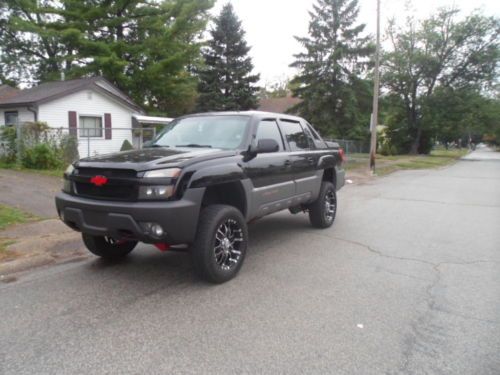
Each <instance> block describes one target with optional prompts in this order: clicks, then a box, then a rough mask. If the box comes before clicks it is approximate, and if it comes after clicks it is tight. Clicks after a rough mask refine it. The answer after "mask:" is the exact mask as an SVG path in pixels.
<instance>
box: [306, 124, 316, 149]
mask: <svg viewBox="0 0 500 375" xmlns="http://www.w3.org/2000/svg"><path fill="white" fill-rule="evenodd" d="M304 133H305V135H306V137H307V141H308V142H309V148H311V149H315V148H316V146H315V145H314V139H313V136H312V134H311V131H310V130H309V128H307V127H305V128H304Z"/></svg>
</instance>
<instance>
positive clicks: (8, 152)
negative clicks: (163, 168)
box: [0, 123, 160, 169]
mask: <svg viewBox="0 0 500 375" xmlns="http://www.w3.org/2000/svg"><path fill="white" fill-rule="evenodd" d="M159 130H160V129H159V128H158V127H156V126H151V127H137V128H132V127H113V128H106V127H94V128H85V127H72V128H68V127H60V128H51V127H48V126H46V125H44V124H41V123H29V124H23V125H18V126H5V127H2V128H1V129H0V158H1V159H2V160H4V161H6V162H9V163H14V162H15V163H17V164H19V165H23V166H26V167H28V168H38V167H40V168H42V169H48V168H54V167H59V166H60V165H62V164H68V163H71V162H72V161H74V160H76V159H79V158H85V157H92V156H97V155H104V154H109V153H113V152H118V151H125V150H132V149H142V148H143V147H144V145H145V144H146V143H147V142H148V141H151V140H153V139H154V138H155V137H156V134H157V132H158V131H159ZM49 159H53V160H49ZM37 164H40V166H37Z"/></svg>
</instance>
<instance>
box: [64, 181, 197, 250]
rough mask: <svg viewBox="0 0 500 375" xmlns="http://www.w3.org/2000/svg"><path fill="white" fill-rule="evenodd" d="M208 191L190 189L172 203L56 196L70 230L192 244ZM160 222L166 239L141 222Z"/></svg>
mask: <svg viewBox="0 0 500 375" xmlns="http://www.w3.org/2000/svg"><path fill="white" fill-rule="evenodd" d="M204 191H205V189H204V188H198V189H188V190H186V192H185V194H184V196H183V198H182V199H181V200H178V201H168V202H159V201H156V202H116V201H101V200H94V199H87V198H81V197H77V196H73V195H69V194H66V193H63V192H61V193H59V194H57V195H56V198H55V199H56V207H57V212H58V213H59V217H61V219H62V220H63V221H64V223H65V224H66V225H68V226H69V227H70V228H72V229H74V230H77V231H80V232H83V233H88V234H91V235H95V236H110V237H113V238H116V239H122V238H127V239H135V240H138V241H142V242H146V243H157V242H167V243H169V244H172V245H175V244H183V243H191V242H192V241H193V240H194V237H195V235H196V228H197V224H198V215H199V213H200V207H201V201H202V199H203V194H204ZM145 222H149V223H157V224H159V225H161V227H162V228H163V230H164V235H163V236H162V237H155V236H154V235H152V234H150V233H148V232H147V230H146V229H145V227H143V226H141V224H140V223H145Z"/></svg>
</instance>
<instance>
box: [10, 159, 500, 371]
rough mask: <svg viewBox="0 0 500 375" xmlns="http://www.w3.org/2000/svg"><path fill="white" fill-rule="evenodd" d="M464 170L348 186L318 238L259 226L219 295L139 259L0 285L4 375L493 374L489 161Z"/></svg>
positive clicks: (499, 165) (498, 362) (55, 270)
mask: <svg viewBox="0 0 500 375" xmlns="http://www.w3.org/2000/svg"><path fill="white" fill-rule="evenodd" d="M479 153H481V152H480V151H479ZM482 156H484V153H481V158H479V159H482ZM472 159H473V160H470V161H460V162H458V163H457V164H455V165H454V166H452V167H449V168H446V169H440V170H432V171H428V170H421V171H406V172H398V173H395V174H393V175H390V176H388V177H385V178H379V179H376V180H373V181H370V182H368V183H366V184H363V185H350V186H347V187H346V188H345V189H343V190H342V191H341V192H340V194H339V199H340V207H339V212H338V217H337V221H336V223H335V225H334V227H333V228H331V229H329V230H314V229H312V228H310V226H309V224H308V221H307V218H306V216H304V215H296V216H292V215H290V214H288V213H280V214H276V215H274V216H270V217H268V218H265V219H263V220H261V221H258V222H256V223H255V224H253V225H252V226H251V229H250V235H251V244H250V252H249V254H248V257H247V259H246V263H245V265H244V267H243V269H242V272H241V273H240V275H239V276H238V277H237V278H236V279H235V280H233V281H231V282H229V283H226V284H224V285H220V286H210V285H206V284H203V283H201V282H199V281H197V280H196V279H195V278H194V277H193V276H192V274H191V267H190V265H189V262H188V259H187V257H186V255H185V254H181V253H170V254H162V253H159V252H158V251H156V250H154V249H153V248H152V247H149V246H141V247H140V248H138V249H137V250H136V251H135V252H134V253H132V254H131V256H130V258H129V259H128V260H127V261H125V262H123V263H118V264H107V263H105V262H102V261H100V260H97V259H94V258H92V259H91V260H86V261H83V262H79V263H71V264H65V265H59V266H55V267H47V268H44V269H39V270H36V271H33V272H31V273H29V274H26V275H23V276H22V277H20V278H19V279H18V280H17V281H15V282H12V283H8V284H7V283H0V373H1V374H16V375H20V374H104V373H113V374H177V373H182V374H235V373H237V374H243V373H259V374H308V373H311V374H481V375H483V374H500V161H499V160H497V161H494V160H482V161H474V158H472Z"/></svg>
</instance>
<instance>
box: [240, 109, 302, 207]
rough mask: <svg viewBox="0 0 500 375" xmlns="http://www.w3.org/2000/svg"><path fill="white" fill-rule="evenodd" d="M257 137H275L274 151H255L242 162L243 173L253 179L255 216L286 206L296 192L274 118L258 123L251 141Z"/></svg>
mask: <svg viewBox="0 0 500 375" xmlns="http://www.w3.org/2000/svg"><path fill="white" fill-rule="evenodd" d="M259 139H274V140H275V141H276V142H277V143H278V145H279V150H278V151H277V152H271V153H263V154H258V155H257V156H256V157H255V158H253V159H252V160H250V161H248V162H246V163H244V170H245V172H246V175H247V177H248V178H250V180H251V181H252V185H253V191H252V211H253V212H255V216H263V215H266V214H268V213H270V212H274V211H279V210H281V209H283V208H286V207H287V200H289V199H290V198H292V197H293V195H294V192H295V186H294V181H293V177H292V171H291V162H290V156H289V153H288V152H287V151H286V150H285V147H284V143H283V137H282V135H281V131H280V129H279V127H278V124H277V122H276V120H275V119H264V120H261V121H260V122H259V124H258V125H257V130H256V134H255V139H254V142H255V144H257V142H258V141H259Z"/></svg>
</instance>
